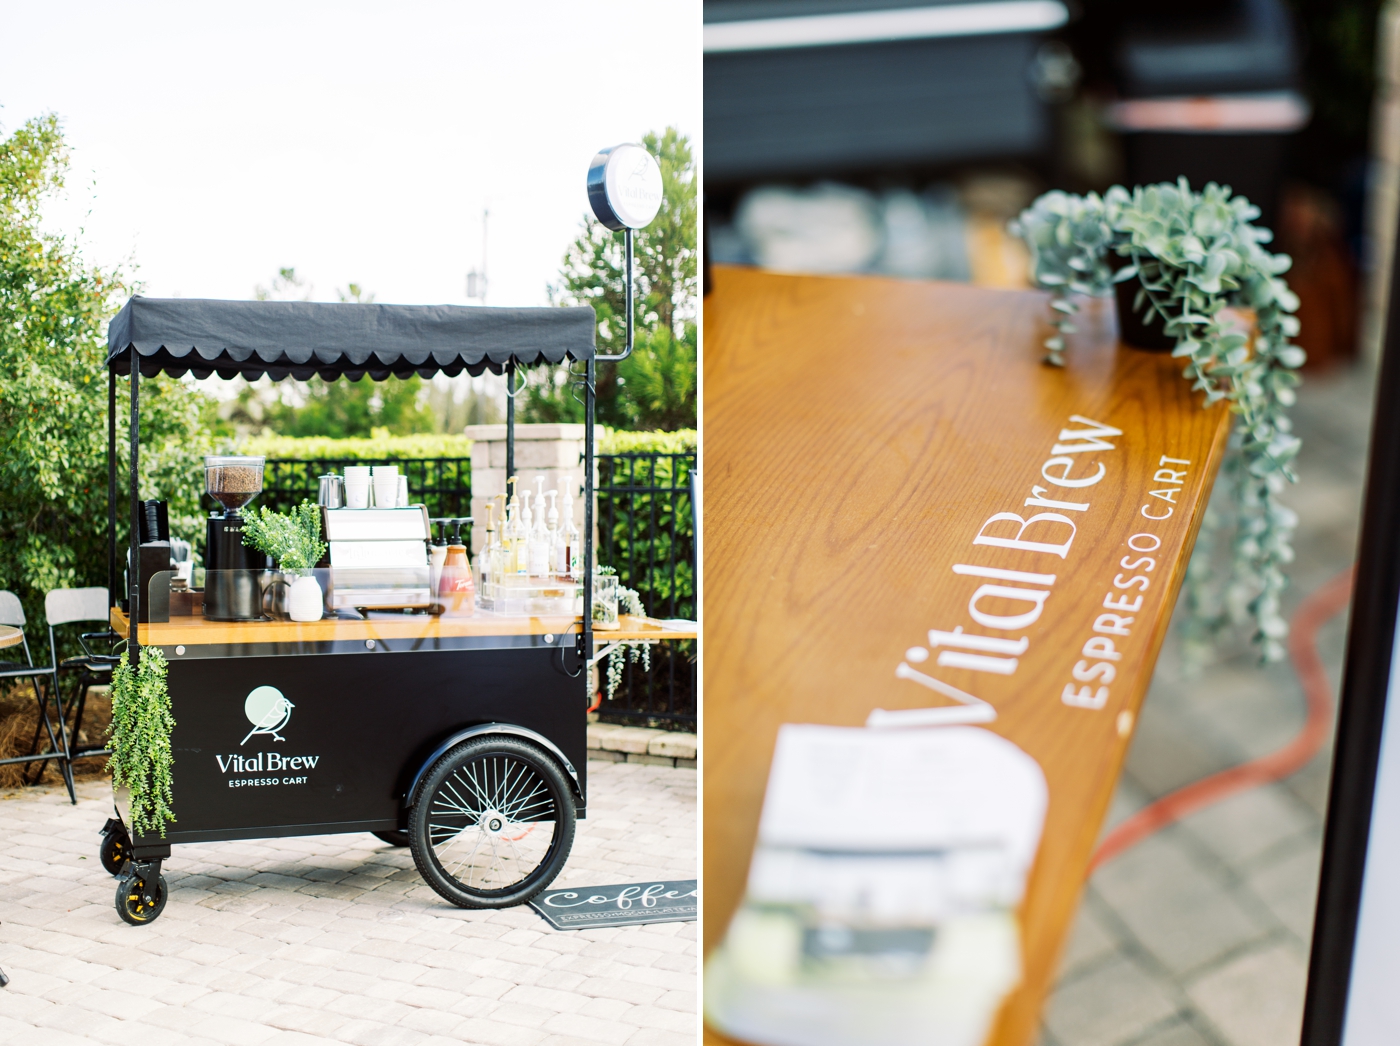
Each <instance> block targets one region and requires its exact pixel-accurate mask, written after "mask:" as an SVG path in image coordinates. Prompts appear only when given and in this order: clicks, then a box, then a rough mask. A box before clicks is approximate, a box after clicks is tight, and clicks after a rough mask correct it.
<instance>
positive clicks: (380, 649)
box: [101, 230, 631, 924]
mask: <svg viewBox="0 0 1400 1046" xmlns="http://www.w3.org/2000/svg"><path fill="white" fill-rule="evenodd" d="M627 247H628V255H629V259H628V260H629V261H630V254H631V236H630V230H629V235H628V238H627ZM629 268H630V267H629ZM629 298H630V293H629ZM629 312H630V310H629ZM594 331H595V316H594V312H593V310H592V309H591V308H589V307H581V308H522V309H510V308H485V307H481V308H467V307H455V306H396V305H374V304H368V305H363V304H321V303H311V302H267V301H211V300H187V299H149V298H142V297H137V298H133V299H131V300H130V301H129V302H128V303H127V304H126V306H125V307H124V308H123V309H122V310H121V312H120V313H119V314H118V315H117V317H116V318H115V319H114V320H113V321H112V324H111V328H110V333H109V337H108V371H109V385H108V408H109V419H108V439H109V462H110V468H109V473H110V474H109V484H110V495H111V498H110V504H111V506H112V508H111V511H110V514H109V515H110V518H109V521H108V522H109V551H110V557H111V560H110V570H111V573H112V581H113V583H112V584H111V585H109V591H112V592H113V593H114V600H113V602H114V605H113V608H112V621H113V627H114V629H115V631H117V632H118V633H119V634H121V635H123V636H125V637H126V638H127V641H128V650H129V652H130V656H131V658H132V660H133V662H135V661H137V659H139V657H140V651H141V648H142V647H147V648H149V647H150V646H157V647H159V648H160V650H161V652H162V653H163V655H164V657H165V659H166V660H167V662H168V663H169V671H168V687H169V694H170V699H171V707H172V712H173V715H174V719H175V723H176V725H175V728H174V731H173V733H172V736H171V744H172V748H173V754H174V770H173V780H174V802H173V809H174V812H175V815H176V820H175V821H174V822H173V823H171V824H169V825H167V826H166V830H165V834H164V836H160V835H156V834H145V835H138V836H135V837H134V838H133V837H132V836H131V835H130V833H129V831H128V825H127V823H126V822H125V820H124V814H126V811H124V810H123V809H122V807H123V801H122V796H121V795H120V794H119V795H118V796H117V804H116V805H117V808H118V816H117V817H115V818H113V819H111V820H109V821H108V823H107V826H106V828H105V829H104V837H103V844H102V851H101V853H102V858H103V863H104V865H105V866H106V867H107V869H108V871H110V872H112V873H113V874H114V875H117V876H119V877H120V883H119V886H118V890H117V898H116V906H117V910H118V912H119V913H120V914H121V916H122V918H123V919H125V920H126V921H127V922H130V923H133V924H140V923H145V922H149V921H151V920H153V919H155V918H156V917H157V916H159V914H160V912H161V910H162V908H163V907H164V904H165V898H166V887H165V881H164V879H163V877H162V875H161V863H162V861H164V860H166V859H167V858H169V857H170V853H171V844H173V843H183V842H204V841H212V840H228V839H245V838H266V837H279V836H296V835H311V834H323V833H339V832H374V833H376V834H378V835H379V836H380V837H381V838H384V839H385V840H386V841H390V842H393V843H395V844H397V845H409V846H411V847H412V851H413V856H414V860H415V862H416V863H417V865H418V868H419V870H420V871H421V872H422V874H423V876H424V878H425V880H426V881H427V882H428V883H429V884H430V885H431V886H432V887H433V888H434V889H435V890H437V892H438V893H439V894H441V895H442V896H443V897H444V898H446V899H447V900H449V901H451V902H452V903H454V904H457V905H460V906H462V907H468V908H494V907H505V906H509V905H515V904H520V903H522V902H524V901H526V900H528V899H529V898H530V897H532V896H534V895H535V894H536V893H538V892H539V891H540V890H543V889H544V888H545V887H546V886H547V885H548V884H549V883H550V881H551V880H553V878H554V877H555V876H556V875H557V874H558V873H559V871H560V870H561V869H562V867H563V865H564V862H565V860H566V859H567V857H568V854H569V850H570V847H571V845H572V842H573V836H574V824H575V817H576V816H577V817H582V816H584V813H585V804H586V798H587V780H586V766H587V763H586V735H585V726H586V716H585V710H586V708H587V701H588V696H589V695H588V676H589V673H588V671H587V666H588V665H589V663H590V661H591V659H592V657H593V642H594V632H593V628H592V622H593V613H592V587H593V586H592V585H591V584H583V585H582V586H581V587H582V598H583V613H582V615H581V617H576V616H574V615H573V614H569V615H564V616H557V617H552V618H541V617H528V616H514V617H507V616H504V615H497V614H492V613H486V612H477V613H476V614H473V615H472V616H469V617H463V618H459V619H455V620H453V619H449V618H447V617H442V616H433V615H430V614H406V613H402V612H395V613H390V612H372V611H362V612H360V613H356V614H347V613H340V614H334V615H327V616H326V617H324V618H323V619H322V620H320V621H316V622H306V623H300V624H299V623H296V622H289V621H271V620H266V621H239V622H225V621H214V620H211V619H204V618H201V617H199V616H198V615H195V616H189V617H176V616H170V617H169V618H168V619H167V620H163V621H162V620H159V619H158V616H157V615H153V614H143V613H142V606H143V604H144V603H145V602H146V601H147V600H148V599H150V593H149V592H144V591H141V585H140V584H139V582H138V578H139V575H140V571H139V570H137V569H132V570H131V571H129V575H130V576H129V579H128V581H127V584H126V605H125V607H123V606H122V605H121V604H120V603H119V602H118V601H117V600H116V598H115V592H116V588H117V582H118V580H119V579H120V577H121V576H122V575H121V567H120V564H119V560H118V552H117V538H116V504H117V500H118V484H117V458H116V449H117V443H116V439H117V378H118V376H119V375H130V379H131V381H130V418H129V425H130V433H129V435H130V448H131V449H130V462H129V487H130V489H129V502H130V511H131V558H130V562H131V563H132V564H133V565H135V564H138V563H139V562H140V548H139V547H138V546H139V530H140V527H139V516H140V513H141V504H140V501H139V492H138V470H139V452H140V386H141V379H142V378H151V377H154V376H155V375H158V374H162V373H163V374H167V375H170V376H172V377H180V376H182V375H185V374H190V375H193V376H194V377H196V378H201V379H203V378H208V377H211V376H215V375H217V376H218V377H221V378H233V377H238V376H241V377H244V378H247V379H249V380H254V379H257V378H259V377H261V376H263V375H267V376H268V377H270V378H272V379H273V380H274V381H280V380H282V379H284V378H288V377H291V378H295V379H299V380H306V379H309V378H311V377H312V376H313V375H319V376H320V377H321V378H323V379H325V380H327V381H334V380H342V379H344V380H351V381H358V380H364V379H365V378H369V379H370V380H373V381H383V380H385V379H387V378H389V377H391V376H393V377H400V378H403V377H408V376H410V375H413V374H417V375H421V376H423V377H431V376H433V375H436V374H439V373H441V374H447V375H456V374H460V373H462V372H463V371H465V372H467V373H469V374H471V375H479V374H481V373H483V372H485V371H488V370H489V371H491V372H493V373H497V374H501V373H504V374H505V375H506V376H507V381H509V382H511V383H512V385H513V383H514V381H515V376H516V371H517V369H518V368H522V367H529V366H532V365H543V364H553V365H558V364H565V363H567V364H569V365H570V366H571V367H572V366H573V365H574V364H580V365H581V367H580V368H579V373H578V377H579V379H580V381H579V385H580V386H581V391H582V399H583V403H584V407H585V418H586V429H585V433H586V434H585V452H584V458H585V460H584V462H583V464H584V477H585V479H584V490H583V501H584V530H583V532H584V535H585V542H584V554H583V569H582V576H583V577H584V578H589V577H592V575H593V554H594V549H593V474H594V473H593V469H594V465H593V458H594V425H593V418H594V374H595V365H596V361H597V360H600V359H617V358H620V357H607V356H598V355H597V354H596V353H595V350H594ZM629 333H630V332H629ZM629 343H630V338H629ZM629 347H630V345H629ZM624 355H625V354H624ZM507 426H508V429H507V432H508V434H507V458H508V460H507V475H511V474H513V472H514V468H513V465H514V462H513V460H510V459H513V457H514V454H513V451H514V403H513V398H512V400H511V401H509V403H508V416H507ZM162 583H166V582H165V579H162ZM153 587H154V586H153ZM147 617H150V618H152V620H150V621H149V622H148V623H145V622H144V619H145V618H147ZM133 625H134V626H135V627H133ZM250 723H251V726H252V729H251V730H250V729H249V727H250Z"/></svg>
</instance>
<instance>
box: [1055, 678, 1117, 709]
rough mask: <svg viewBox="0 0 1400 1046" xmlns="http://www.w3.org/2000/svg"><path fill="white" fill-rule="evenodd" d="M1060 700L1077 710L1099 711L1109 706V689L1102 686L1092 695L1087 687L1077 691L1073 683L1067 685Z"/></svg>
mask: <svg viewBox="0 0 1400 1046" xmlns="http://www.w3.org/2000/svg"><path fill="white" fill-rule="evenodd" d="M1060 700H1061V701H1063V702H1064V703H1065V704H1067V705H1071V706H1073V707H1075V708H1088V709H1091V710H1097V709H1100V708H1102V707H1103V706H1104V705H1106V704H1108V687H1106V686H1101V687H1099V688H1098V690H1096V691H1095V692H1094V693H1093V694H1090V693H1089V688H1088V687H1087V686H1081V687H1080V688H1079V689H1078V690H1075V689H1074V684H1073V683H1066V684H1065V689H1064V692H1063V693H1061V694H1060Z"/></svg>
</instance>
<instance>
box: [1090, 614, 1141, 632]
mask: <svg viewBox="0 0 1400 1046" xmlns="http://www.w3.org/2000/svg"><path fill="white" fill-rule="evenodd" d="M1132 623H1133V618H1130V617H1121V616H1119V615H1118V614H1100V615H1099V616H1098V617H1096V618H1094V631H1095V632H1105V633H1107V634H1109V635H1114V636H1126V635H1131V634H1132V633H1130V632H1129V631H1128V626H1129V625H1131V624H1132Z"/></svg>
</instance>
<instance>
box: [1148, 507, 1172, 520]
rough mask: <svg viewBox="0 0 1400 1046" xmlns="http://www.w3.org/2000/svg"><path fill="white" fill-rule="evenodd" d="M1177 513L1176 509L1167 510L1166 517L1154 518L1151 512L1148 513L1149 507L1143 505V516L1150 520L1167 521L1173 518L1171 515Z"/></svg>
mask: <svg viewBox="0 0 1400 1046" xmlns="http://www.w3.org/2000/svg"><path fill="white" fill-rule="evenodd" d="M1175 511H1176V509H1174V508H1169V509H1167V514H1166V515H1165V516H1154V515H1153V514H1152V513H1151V512H1148V511H1147V506H1146V505H1143V506H1142V514H1143V515H1144V516H1146V517H1147V518H1148V519H1167V518H1169V517H1170V516H1171V514H1172V513H1173V512H1175Z"/></svg>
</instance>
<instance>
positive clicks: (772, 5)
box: [704, 0, 1069, 186]
mask: <svg viewBox="0 0 1400 1046" xmlns="http://www.w3.org/2000/svg"><path fill="white" fill-rule="evenodd" d="M704 11H705V14H704V17H705V179H706V184H707V185H709V186H714V185H718V184H725V183H735V182H744V181H752V180H754V179H759V178H770V177H783V176H797V177H802V176H810V175H819V174H820V175H825V174H833V173H840V172H843V171H850V170H865V169H870V168H878V167H898V166H906V165H909V166H919V167H927V166H935V165H944V164H953V163H960V162H964V161H968V160H982V159H996V158H1002V157H1021V156H1029V155H1034V154H1036V153H1039V152H1040V151H1042V150H1043V149H1044V148H1045V147H1046V146H1047V144H1048V142H1049V139H1050V121H1049V119H1048V116H1047V113H1046V103H1045V100H1044V99H1043V98H1042V97H1041V92H1040V91H1039V90H1038V86H1039V85H1038V81H1037V76H1036V72H1037V48H1038V46H1039V45H1040V43H1041V42H1042V40H1043V37H1044V35H1045V34H1046V33H1047V32H1049V31H1051V30H1053V29H1056V28H1058V27H1059V26H1061V25H1063V24H1064V23H1065V22H1066V21H1067V20H1068V18H1069V10H1068V8H1067V7H1066V5H1065V4H1064V3H1062V2H1061V0H984V2H976V3H966V2H964V3H938V2H930V0H705V8H704ZM1042 64H1043V63H1042ZM1051 75H1052V76H1053V75H1054V74H1053V70H1051Z"/></svg>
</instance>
